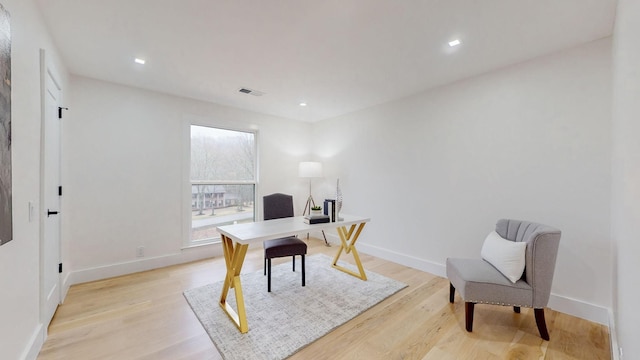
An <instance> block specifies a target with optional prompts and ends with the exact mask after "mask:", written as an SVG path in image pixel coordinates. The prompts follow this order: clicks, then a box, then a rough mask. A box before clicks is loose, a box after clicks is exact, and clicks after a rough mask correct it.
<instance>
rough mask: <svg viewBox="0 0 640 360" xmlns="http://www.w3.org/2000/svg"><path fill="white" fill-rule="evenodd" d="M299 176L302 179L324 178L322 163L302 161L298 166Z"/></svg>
mask: <svg viewBox="0 0 640 360" xmlns="http://www.w3.org/2000/svg"><path fill="white" fill-rule="evenodd" d="M298 176H300V177H302V178H319V177H322V163H319V162H316V161H302V162H301V163H300V165H299V166H298Z"/></svg>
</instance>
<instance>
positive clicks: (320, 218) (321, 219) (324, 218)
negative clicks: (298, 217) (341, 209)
mask: <svg viewBox="0 0 640 360" xmlns="http://www.w3.org/2000/svg"><path fill="white" fill-rule="evenodd" d="M330 221H331V218H329V216H328V215H306V216H305V217H304V223H305V224H310V225H311V224H323V223H328V222H330Z"/></svg>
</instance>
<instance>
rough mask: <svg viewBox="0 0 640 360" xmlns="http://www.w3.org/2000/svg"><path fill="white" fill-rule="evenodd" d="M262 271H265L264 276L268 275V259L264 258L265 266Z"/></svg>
mask: <svg viewBox="0 0 640 360" xmlns="http://www.w3.org/2000/svg"><path fill="white" fill-rule="evenodd" d="M262 269H263V270H264V275H267V258H266V257H265V258H264V266H263V267H262Z"/></svg>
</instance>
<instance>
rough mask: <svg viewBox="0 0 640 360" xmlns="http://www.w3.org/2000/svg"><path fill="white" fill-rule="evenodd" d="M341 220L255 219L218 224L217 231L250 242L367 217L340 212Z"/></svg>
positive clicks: (300, 217) (244, 242)
mask: <svg viewBox="0 0 640 360" xmlns="http://www.w3.org/2000/svg"><path fill="white" fill-rule="evenodd" d="M340 216H341V217H342V218H343V220H342V221H336V222H328V223H322V224H313V225H310V224H305V223H304V216H295V217H288V218H282V219H274V220H266V221H256V222H252V223H244V224H234V225H225V226H218V227H217V230H218V232H219V233H221V234H224V235H226V236H227V237H229V238H231V239H232V240H233V241H235V242H238V243H240V244H250V243H253V242H257V241H264V240H271V239H278V238H281V237H287V236H291V235H296V234H303V233H308V232H311V231H314V230H316V231H317V230H324V229H335V228H338V227H340V226H349V225H353V224H360V223H366V222H368V221H369V220H371V219H369V218H366V217H361V216H353V215H344V214H340Z"/></svg>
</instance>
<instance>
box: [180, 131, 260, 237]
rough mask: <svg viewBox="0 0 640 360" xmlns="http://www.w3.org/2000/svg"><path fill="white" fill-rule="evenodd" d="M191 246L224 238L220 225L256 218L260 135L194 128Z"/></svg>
mask: <svg viewBox="0 0 640 360" xmlns="http://www.w3.org/2000/svg"><path fill="white" fill-rule="evenodd" d="M190 143H191V152H190V158H191V165H190V171H189V173H190V175H189V178H190V183H191V210H190V212H191V231H190V241H189V245H199V244H203V243H211V242H213V241H217V240H219V238H220V234H218V232H217V231H216V227H217V226H220V225H227V224H234V223H242V222H252V221H254V218H255V212H254V205H255V189H256V164H257V159H256V134H255V133H252V132H244V131H234V130H226V129H219V128H213V127H207V126H198V125H191V142H190Z"/></svg>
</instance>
